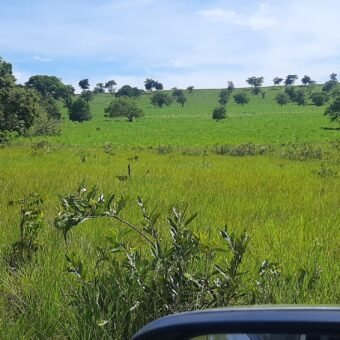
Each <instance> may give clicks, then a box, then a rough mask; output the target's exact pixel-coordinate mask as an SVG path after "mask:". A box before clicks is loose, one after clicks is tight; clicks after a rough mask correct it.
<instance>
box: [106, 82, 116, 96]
mask: <svg viewBox="0 0 340 340" xmlns="http://www.w3.org/2000/svg"><path fill="white" fill-rule="evenodd" d="M116 85H117V84H116V82H115V81H114V80H109V81H107V82H106V83H105V88H106V89H107V90H108V91H109V93H111V94H113V93H114V92H115V86H116Z"/></svg>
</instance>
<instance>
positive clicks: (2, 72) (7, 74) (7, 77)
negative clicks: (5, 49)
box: [0, 57, 15, 95]
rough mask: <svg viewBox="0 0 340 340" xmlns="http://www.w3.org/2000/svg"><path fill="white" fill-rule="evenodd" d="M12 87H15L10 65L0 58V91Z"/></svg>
mask: <svg viewBox="0 0 340 340" xmlns="http://www.w3.org/2000/svg"><path fill="white" fill-rule="evenodd" d="M13 86H15V77H14V76H13V71H12V64H11V63H8V62H6V61H5V60H3V59H2V58H1V57H0V91H2V90H6V89H8V88H10V87H13ZM0 95H1V93H0Z"/></svg>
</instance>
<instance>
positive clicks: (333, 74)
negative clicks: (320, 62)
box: [329, 73, 338, 81]
mask: <svg viewBox="0 0 340 340" xmlns="http://www.w3.org/2000/svg"><path fill="white" fill-rule="evenodd" d="M337 76H338V75H337V74H336V73H331V74H330V75H329V77H330V79H331V80H334V81H338V79H337Z"/></svg>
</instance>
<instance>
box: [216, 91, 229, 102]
mask: <svg viewBox="0 0 340 340" xmlns="http://www.w3.org/2000/svg"><path fill="white" fill-rule="evenodd" d="M218 97H219V99H218V102H219V104H221V105H226V104H227V103H228V101H229V97H230V91H229V90H228V89H222V90H221V91H220V93H219V95H218Z"/></svg>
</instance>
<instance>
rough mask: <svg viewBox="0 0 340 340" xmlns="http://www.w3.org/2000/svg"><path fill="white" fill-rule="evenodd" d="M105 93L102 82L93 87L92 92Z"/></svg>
mask: <svg viewBox="0 0 340 340" xmlns="http://www.w3.org/2000/svg"><path fill="white" fill-rule="evenodd" d="M98 93H105V86H104V84H103V83H98V84H96V87H95V88H94V89H93V94H98Z"/></svg>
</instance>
